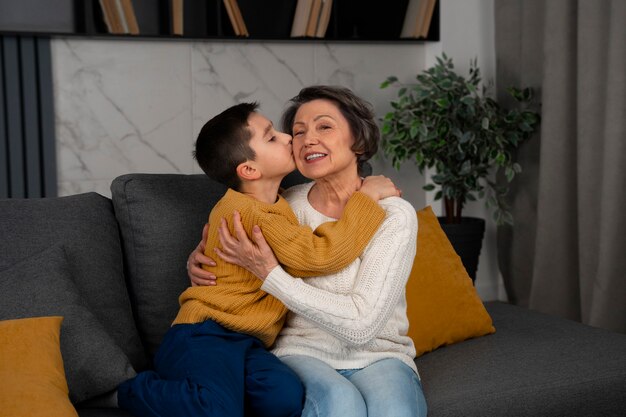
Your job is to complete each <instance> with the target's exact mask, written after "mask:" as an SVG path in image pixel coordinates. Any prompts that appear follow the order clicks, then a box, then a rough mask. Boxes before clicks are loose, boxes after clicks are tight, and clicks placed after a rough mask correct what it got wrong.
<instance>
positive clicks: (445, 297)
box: [406, 206, 495, 356]
mask: <svg viewBox="0 0 626 417" xmlns="http://www.w3.org/2000/svg"><path fill="white" fill-rule="evenodd" d="M417 219H418V222H419V227H418V232H417V252H416V254H415V261H414V262H413V268H412V270H411V275H410V276H409V281H408V283H407V286H406V298H407V315H408V317H409V332H408V335H409V336H410V337H411V338H412V339H413V342H414V344H415V350H416V355H417V356H419V355H422V354H424V353H426V352H430V351H431V350H433V349H436V348H438V347H439V346H444V345H449V344H452V343H457V342H460V341H462V340H465V339H469V338H472V337H478V336H484V335H486V334H489V333H493V332H494V331H495V329H494V328H493V325H492V322H491V317H489V314H488V313H487V311H486V310H485V307H484V306H483V303H482V301H481V300H480V297H479V296H478V293H477V292H476V289H475V288H474V285H473V283H472V279H471V278H470V277H469V275H468V274H467V271H466V270H465V267H464V266H463V263H462V262H461V258H459V255H457V254H456V252H455V251H454V248H453V247H452V244H451V243H450V241H449V240H448V238H447V236H446V234H445V232H444V231H443V229H442V228H441V226H440V224H439V220H438V219H437V216H435V213H433V211H432V209H431V208H430V206H428V207H426V208H424V209H422V210H419V211H418V212H417Z"/></svg>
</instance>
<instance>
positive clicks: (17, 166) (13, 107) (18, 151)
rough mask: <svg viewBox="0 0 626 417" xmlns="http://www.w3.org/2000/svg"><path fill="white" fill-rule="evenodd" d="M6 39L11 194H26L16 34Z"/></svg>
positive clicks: (6, 89) (5, 63) (5, 87)
mask: <svg viewBox="0 0 626 417" xmlns="http://www.w3.org/2000/svg"><path fill="white" fill-rule="evenodd" d="M2 42H3V48H2V53H3V59H4V80H5V83H4V96H5V106H6V112H5V114H6V124H7V129H6V131H7V135H8V157H9V158H8V159H9V186H10V191H11V195H10V197H17V198H24V197H25V196H26V195H25V194H26V193H25V182H24V150H23V143H22V140H23V138H22V103H21V85H20V81H21V80H20V68H19V67H20V66H19V46H18V42H17V38H16V37H14V36H5V37H4V38H3V39H2Z"/></svg>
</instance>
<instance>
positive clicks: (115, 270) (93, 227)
mask: <svg viewBox="0 0 626 417" xmlns="http://www.w3.org/2000/svg"><path fill="white" fill-rule="evenodd" d="M0 236H2V239H0V253H1V254H2V256H1V257H0V270H2V269H5V268H7V267H8V266H10V265H13V264H15V263H16V262H18V261H20V260H22V259H25V258H28V257H31V256H35V258H34V259H35V261H34V264H35V265H37V266H38V267H39V268H41V269H42V270H45V268H46V267H47V266H46V265H45V264H44V263H42V262H41V261H40V260H37V257H36V256H37V255H38V254H40V253H41V252H43V251H44V250H46V249H48V248H50V247H51V246H53V245H55V244H57V245H62V246H63V247H64V249H65V252H66V253H67V259H68V261H69V267H70V269H71V274H72V277H73V278H74V281H75V284H76V286H77V287H78V290H79V291H80V294H81V295H82V297H83V298H84V300H85V303H86V304H87V305H88V306H89V308H90V310H91V311H92V312H93V314H94V315H95V316H96V318H97V319H98V321H99V322H100V323H101V324H102V326H104V328H105V329H106V331H107V333H109V335H111V337H112V338H113V340H114V341H115V342H116V343H117V345H118V346H119V347H121V348H122V350H123V351H124V352H125V353H126V355H127V356H128V357H129V358H130V360H131V362H132V364H133V366H134V367H135V369H137V370H140V369H144V368H145V367H146V364H147V361H146V355H145V353H144V350H143V346H142V344H141V340H140V339H139V334H138V332H137V329H136V327H135V322H134V320H133V317H132V311H131V308H130V300H129V298H128V291H127V290H126V283H125V281H124V275H123V260H122V251H121V244H120V238H119V232H118V226H117V222H116V220H115V216H114V214H113V206H112V204H111V201H110V200H109V199H108V198H105V197H103V196H101V195H99V194H96V193H87V194H79V195H74V196H69V197H60V198H45V199H5V200H0Z"/></svg>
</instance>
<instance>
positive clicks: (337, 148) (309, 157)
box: [292, 99, 357, 180]
mask: <svg viewBox="0 0 626 417" xmlns="http://www.w3.org/2000/svg"><path fill="white" fill-rule="evenodd" d="M292 133H293V156H294V158H295V161H296V166H297V168H298V170H299V171H300V172H301V173H302V175H304V176H305V177H307V178H310V179H314V180H315V179H319V178H323V177H326V176H328V175H336V174H340V173H342V172H344V171H347V170H350V171H354V172H356V167H357V157H356V154H355V153H354V151H353V150H352V149H351V148H352V145H353V144H354V137H353V136H352V132H351V130H350V125H349V123H348V121H347V120H346V118H345V117H344V116H343V114H342V113H341V111H340V110H339V107H337V105H336V104H335V103H334V102H333V101H330V100H325V99H318V100H313V101H309V102H308V103H304V104H302V105H301V106H300V108H299V109H298V111H297V112H296V115H295V118H294V122H293V126H292Z"/></svg>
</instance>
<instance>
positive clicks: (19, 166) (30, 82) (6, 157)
mask: <svg viewBox="0 0 626 417" xmlns="http://www.w3.org/2000/svg"><path fill="white" fill-rule="evenodd" d="M54 129H55V126H54V98H53V88H52V58H51V51H50V39H49V38H39V37H28V36H24V37H21V36H1V35H0V198H11V197H14V198H29V197H30V198H32V197H55V196H56V195H57V173H56V145H55V132H54Z"/></svg>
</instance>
